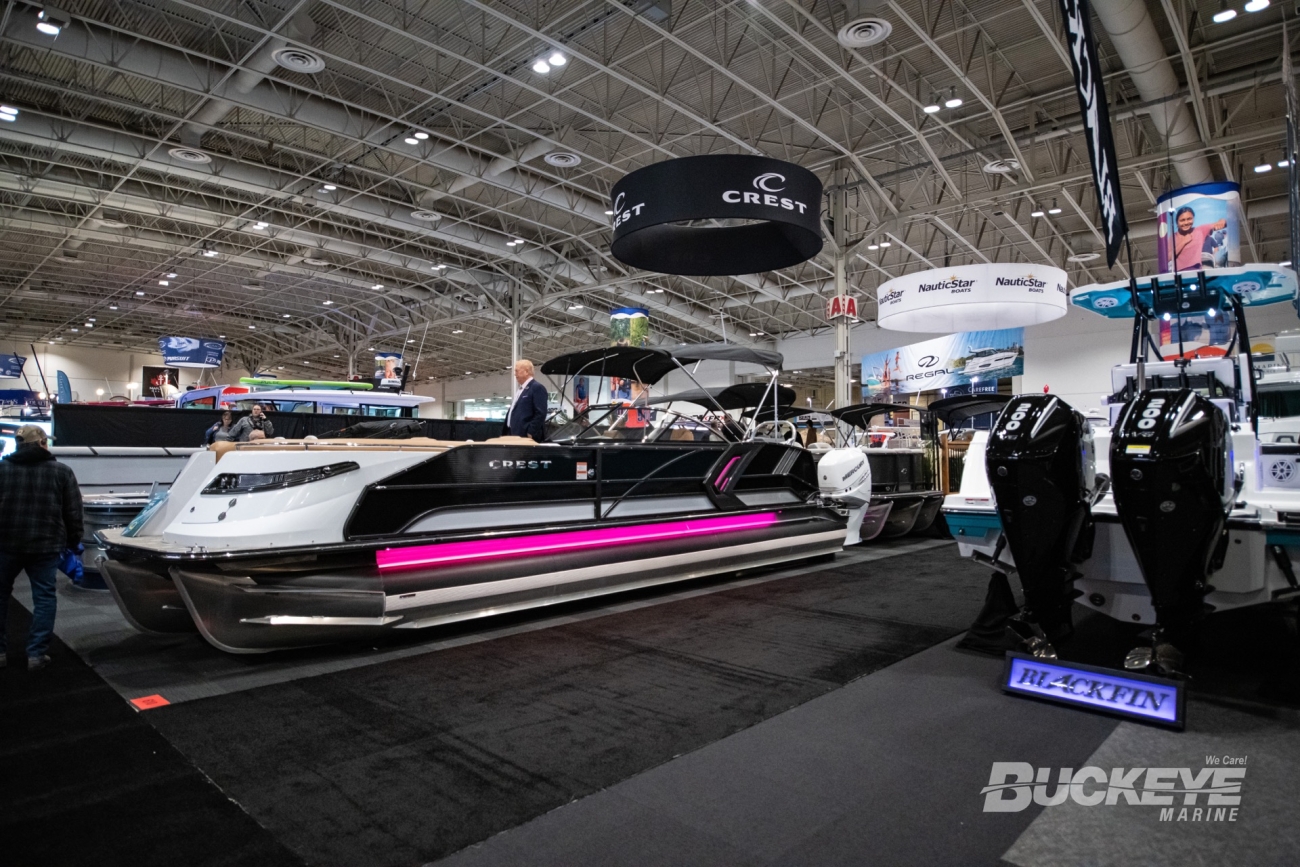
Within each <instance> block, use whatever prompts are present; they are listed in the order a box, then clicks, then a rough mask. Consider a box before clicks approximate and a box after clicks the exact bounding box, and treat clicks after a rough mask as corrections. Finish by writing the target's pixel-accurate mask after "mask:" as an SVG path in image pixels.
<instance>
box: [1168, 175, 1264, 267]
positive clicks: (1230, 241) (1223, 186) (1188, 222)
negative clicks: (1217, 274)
mask: <svg viewBox="0 0 1300 867" xmlns="http://www.w3.org/2000/svg"><path fill="white" fill-rule="evenodd" d="M1156 213H1157V214H1158V219H1159V221H1160V222H1159V226H1160V228H1159V238H1158V240H1157V244H1158V251H1157V252H1158V256H1157V264H1158V265H1159V268H1160V272H1161V273H1164V272H1166V271H1178V272H1179V273H1183V272H1186V271H1200V270H1202V269H1204V268H1236V267H1238V266H1240V265H1241V231H1242V226H1243V225H1244V224H1245V218H1244V215H1243V214H1242V211H1241V185H1240V184H1233V183H1218V184H1197V185H1195V186H1192V187H1183V188H1182V189H1180V190H1173V191H1171V192H1168V193H1165V194H1164V195H1163V196H1161V197H1160V198H1159V199H1157V200H1156Z"/></svg>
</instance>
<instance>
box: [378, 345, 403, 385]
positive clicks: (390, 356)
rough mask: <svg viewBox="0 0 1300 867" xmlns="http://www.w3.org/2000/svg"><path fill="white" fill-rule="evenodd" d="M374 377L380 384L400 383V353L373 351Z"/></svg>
mask: <svg viewBox="0 0 1300 867" xmlns="http://www.w3.org/2000/svg"><path fill="white" fill-rule="evenodd" d="M375 379H377V380H378V381H379V384H380V385H401V384H402V353H400V352H377V353H375Z"/></svg>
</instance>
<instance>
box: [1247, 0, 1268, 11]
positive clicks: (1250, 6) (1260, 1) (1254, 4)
mask: <svg viewBox="0 0 1300 867" xmlns="http://www.w3.org/2000/svg"><path fill="white" fill-rule="evenodd" d="M1267 8H1268V0H1250V2H1249V3H1247V4H1246V11H1247V12H1263V11H1264V10H1265V9H1267Z"/></svg>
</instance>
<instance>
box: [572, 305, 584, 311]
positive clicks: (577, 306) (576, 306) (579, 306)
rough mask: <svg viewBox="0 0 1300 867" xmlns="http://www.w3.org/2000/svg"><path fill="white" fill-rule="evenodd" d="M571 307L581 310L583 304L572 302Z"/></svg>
mask: <svg viewBox="0 0 1300 867" xmlns="http://www.w3.org/2000/svg"><path fill="white" fill-rule="evenodd" d="M569 309H570V310H581V309H582V305H581V304H570V305H569Z"/></svg>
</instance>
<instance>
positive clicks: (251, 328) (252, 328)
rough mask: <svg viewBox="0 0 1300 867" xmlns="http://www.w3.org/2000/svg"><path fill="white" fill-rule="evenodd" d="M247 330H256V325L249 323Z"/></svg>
mask: <svg viewBox="0 0 1300 867" xmlns="http://www.w3.org/2000/svg"><path fill="white" fill-rule="evenodd" d="M248 330H249V331H256V330H257V326H256V325H250V326H248Z"/></svg>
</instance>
